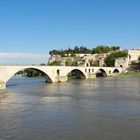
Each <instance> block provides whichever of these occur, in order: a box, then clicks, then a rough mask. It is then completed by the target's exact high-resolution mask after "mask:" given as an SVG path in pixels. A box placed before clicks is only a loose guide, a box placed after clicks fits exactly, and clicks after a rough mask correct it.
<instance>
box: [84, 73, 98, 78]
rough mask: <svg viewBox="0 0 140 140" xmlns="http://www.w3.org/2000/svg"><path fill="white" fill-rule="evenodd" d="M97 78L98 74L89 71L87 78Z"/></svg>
mask: <svg viewBox="0 0 140 140" xmlns="http://www.w3.org/2000/svg"><path fill="white" fill-rule="evenodd" d="M94 78H96V74H95V73H89V74H88V75H87V77H86V79H94Z"/></svg>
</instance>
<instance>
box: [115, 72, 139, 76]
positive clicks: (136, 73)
mask: <svg viewBox="0 0 140 140" xmlns="http://www.w3.org/2000/svg"><path fill="white" fill-rule="evenodd" d="M115 76H117V77H118V76H140V72H126V73H121V74H117V75H115Z"/></svg>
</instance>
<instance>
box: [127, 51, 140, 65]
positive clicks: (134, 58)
mask: <svg viewBox="0 0 140 140" xmlns="http://www.w3.org/2000/svg"><path fill="white" fill-rule="evenodd" d="M128 55H129V57H130V62H132V61H137V60H138V58H139V56H140V49H131V50H128Z"/></svg>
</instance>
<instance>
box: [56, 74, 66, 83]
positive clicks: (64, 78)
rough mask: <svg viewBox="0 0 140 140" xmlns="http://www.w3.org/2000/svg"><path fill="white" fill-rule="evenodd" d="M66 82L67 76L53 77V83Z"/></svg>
mask: <svg viewBox="0 0 140 140" xmlns="http://www.w3.org/2000/svg"><path fill="white" fill-rule="evenodd" d="M67 81H68V77H67V76H60V75H59V76H56V77H55V81H54V82H67Z"/></svg>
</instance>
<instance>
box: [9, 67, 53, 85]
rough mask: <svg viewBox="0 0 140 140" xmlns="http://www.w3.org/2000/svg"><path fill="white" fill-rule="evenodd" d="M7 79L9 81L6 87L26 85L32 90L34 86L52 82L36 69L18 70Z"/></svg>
mask: <svg viewBox="0 0 140 140" xmlns="http://www.w3.org/2000/svg"><path fill="white" fill-rule="evenodd" d="M9 78H10V79H9V80H8V82H7V86H13V85H19V86H20V85H22V86H23V85H25V86H26V85H27V86H30V88H32V86H33V85H34V84H39V83H45V82H47V83H50V82H52V80H51V78H50V77H49V76H48V75H47V74H46V73H45V72H43V71H42V70H39V69H36V68H26V69H23V70H19V71H17V72H15V74H13V75H12V76H11V77H9Z"/></svg>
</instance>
